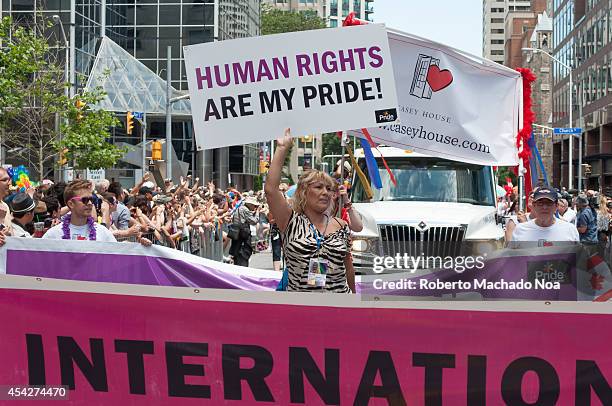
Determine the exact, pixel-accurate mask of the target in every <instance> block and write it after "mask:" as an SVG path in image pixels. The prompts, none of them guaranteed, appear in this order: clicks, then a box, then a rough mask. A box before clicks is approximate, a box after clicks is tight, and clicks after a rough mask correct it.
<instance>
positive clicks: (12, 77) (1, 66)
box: [0, 17, 49, 125]
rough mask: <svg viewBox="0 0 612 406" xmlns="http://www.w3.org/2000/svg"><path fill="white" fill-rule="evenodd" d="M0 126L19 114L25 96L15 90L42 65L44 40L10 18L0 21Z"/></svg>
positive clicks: (45, 49)
mask: <svg viewBox="0 0 612 406" xmlns="http://www.w3.org/2000/svg"><path fill="white" fill-rule="evenodd" d="M0 42H1V43H2V48H0V125H5V124H6V122H7V121H8V120H9V119H10V118H12V117H14V116H15V115H16V114H18V113H19V110H20V108H21V106H22V104H23V100H24V97H25V95H24V94H23V93H21V92H18V91H15V90H16V89H18V88H19V87H20V85H21V84H22V83H24V82H27V81H29V80H30V79H31V76H32V74H34V73H35V72H37V71H39V70H41V69H42V68H43V67H44V60H43V59H42V58H41V56H42V55H44V54H45V53H46V52H47V51H48V48H49V47H48V45H47V42H46V41H44V40H41V38H40V37H39V36H37V35H36V33H35V32H33V30H32V29H30V28H27V27H20V26H15V25H13V23H12V20H11V18H10V17H3V18H2V19H1V20H0Z"/></svg>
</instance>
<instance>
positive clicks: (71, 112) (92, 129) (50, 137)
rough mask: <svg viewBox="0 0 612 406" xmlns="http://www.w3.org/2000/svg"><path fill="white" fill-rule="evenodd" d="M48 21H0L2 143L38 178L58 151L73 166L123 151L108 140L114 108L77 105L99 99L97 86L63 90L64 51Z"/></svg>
mask: <svg viewBox="0 0 612 406" xmlns="http://www.w3.org/2000/svg"><path fill="white" fill-rule="evenodd" d="M51 25H52V24H51V23H50V22H48V21H47V20H46V19H45V18H44V17H42V16H41V15H37V16H36V21H35V22H34V23H33V24H32V25H31V26H23V25H18V24H15V23H13V22H12V21H11V20H10V18H8V17H5V18H3V19H2V23H1V26H0V27H1V29H0V42H2V44H3V45H4V48H3V49H2V52H0V55H2V56H1V57H0V58H1V59H0V62H2V65H0V66H2V69H0V84H2V86H0V87H1V88H2V89H0V125H2V128H3V129H4V128H6V131H5V132H4V134H3V144H4V145H6V146H7V148H9V149H10V150H11V155H10V156H11V158H14V159H19V160H22V161H23V162H24V163H25V165H26V166H28V167H30V168H32V169H33V171H32V172H33V174H35V175H34V176H33V177H38V178H39V179H42V178H44V177H46V176H48V174H49V172H50V171H51V170H52V167H53V165H51V163H52V162H53V160H54V159H55V158H56V157H57V156H58V154H59V151H66V150H67V151H66V152H65V154H64V155H65V157H66V158H67V159H68V160H69V161H68V162H70V163H74V164H75V167H76V168H77V169H85V168H90V169H98V168H105V167H108V166H112V165H114V164H115V163H116V162H117V160H118V159H119V158H121V156H122V154H123V153H124V151H123V150H121V149H119V148H117V147H116V146H114V145H112V144H110V143H108V142H106V140H107V138H108V137H109V136H110V132H109V128H110V127H111V126H114V125H116V124H117V123H118V120H117V119H116V118H115V117H114V115H113V114H112V113H109V112H106V111H103V110H94V109H91V108H89V107H84V106H83V105H80V104H79V106H80V108H79V107H77V104H78V103H85V106H93V105H94V104H95V103H97V102H98V101H100V100H101V99H102V98H103V97H104V93H103V92H102V91H101V89H93V90H82V91H80V92H79V94H77V95H75V96H73V97H68V96H67V95H66V86H68V85H67V84H66V83H65V79H66V78H65V77H64V66H63V65H64V64H63V61H62V60H61V58H60V56H61V54H62V53H63V52H60V49H59V48H58V47H57V46H55V44H54V41H53V40H52V36H51V35H50V32H49V28H50V27H51ZM52 44H53V46H52ZM21 70H23V72H22V71H21ZM62 134H63V135H64V139H62V140H61V142H60V135H62Z"/></svg>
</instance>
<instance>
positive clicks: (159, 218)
mask: <svg viewBox="0 0 612 406" xmlns="http://www.w3.org/2000/svg"><path fill="white" fill-rule="evenodd" d="M0 202H1V204H0V218H1V217H3V218H1V219H0V222H2V223H3V226H4V230H3V234H4V235H10V236H21V237H33V238H64V239H66V238H67V237H68V238H70V239H80V240H88V239H96V240H103V241H115V240H116V241H132V242H140V243H142V244H143V245H151V244H157V245H163V246H166V247H170V248H174V249H178V250H182V251H185V252H188V253H193V254H198V251H199V250H200V249H201V241H203V238H204V237H203V236H204V235H206V236H207V237H206V238H212V239H213V240H214V241H217V242H221V243H222V247H223V252H224V253H225V255H224V259H225V261H227V262H234V261H236V262H237V263H239V264H240V265H248V257H250V254H251V253H252V252H253V251H252V250H253V249H265V248H266V247H267V243H266V242H265V241H267V235H268V232H269V222H268V221H267V216H268V214H269V212H268V210H267V206H266V204H265V198H264V196H263V192H258V193H255V192H252V191H246V192H244V191H238V190H236V189H235V188H233V187H229V188H227V189H224V190H222V189H219V188H217V187H216V186H215V185H214V183H212V182H210V183H208V184H207V185H200V184H199V179H198V178H195V179H192V178H191V176H188V177H186V178H184V179H183V178H181V180H180V182H179V184H173V183H172V182H171V181H170V180H169V179H167V180H165V181H164V185H163V186H162V187H159V186H157V185H156V184H155V183H154V181H153V176H152V175H151V174H149V173H147V174H145V175H144V177H143V178H142V180H141V181H140V182H138V183H137V184H136V185H134V187H133V188H131V189H126V188H124V187H123V186H122V184H121V183H119V182H116V181H114V182H113V181H109V180H106V179H104V180H100V181H96V182H90V181H86V180H75V181H72V182H70V183H68V184H66V183H64V182H58V183H54V182H52V181H50V180H44V181H43V182H41V184H40V185H39V186H38V187H36V188H33V189H30V190H27V191H17V190H12V188H11V182H10V179H9V177H8V174H7V173H6V171H5V170H3V169H0ZM81 217H82V218H81ZM88 219H89V220H88ZM75 222H76V223H79V222H82V223H83V224H75ZM245 222H246V223H250V224H251V225H252V226H253V227H252V228H251V227H249V229H248V231H247V232H248V236H246V235H245V238H244V240H243V241H242V242H244V244H240V246H238V244H235V243H234V244H232V240H231V239H230V238H229V236H228V232H229V229H230V228H231V227H230V224H232V223H242V224H244V223H245ZM64 223H65V224H64ZM91 223H93V225H92V224H91ZM79 227H80V228H79ZM101 228H103V229H104V230H102V231H101ZM91 230H95V231H96V232H94V233H92V232H91ZM107 236H111V237H107ZM2 240H4V238H3V237H2ZM232 245H234V246H232ZM230 248H231V249H230ZM247 254H248V255H247ZM245 257H246V262H245Z"/></svg>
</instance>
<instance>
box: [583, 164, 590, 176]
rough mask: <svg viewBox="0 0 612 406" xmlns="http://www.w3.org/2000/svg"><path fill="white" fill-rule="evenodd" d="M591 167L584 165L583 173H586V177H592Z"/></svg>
mask: <svg viewBox="0 0 612 406" xmlns="http://www.w3.org/2000/svg"><path fill="white" fill-rule="evenodd" d="M591 170H592V168H591V165H589V164H582V171H583V172H584V174H585V175H587V176H588V175H590V174H591Z"/></svg>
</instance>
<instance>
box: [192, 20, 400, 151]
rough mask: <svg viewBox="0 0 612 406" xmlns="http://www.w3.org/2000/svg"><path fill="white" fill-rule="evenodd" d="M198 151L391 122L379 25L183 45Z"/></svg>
mask: <svg viewBox="0 0 612 406" xmlns="http://www.w3.org/2000/svg"><path fill="white" fill-rule="evenodd" d="M184 54H185V66H186V69H187V79H188V82H189V94H190V95H191V111H192V117H193V123H194V126H195V134H196V144H197V146H198V149H209V148H217V147H223V146H228V145H238V144H246V143H250V142H258V141H268V140H272V139H276V138H278V137H280V136H282V134H283V131H284V129H285V128H291V132H292V135H294V136H301V135H308V134H313V133H322V132H331V131H339V130H344V129H347V128H363V127H374V126H379V125H381V124H389V123H396V122H398V120H397V96H396V93H395V84H394V82H393V68H392V65H391V57H390V53H389V44H388V39H387V33H386V30H385V27H384V25H382V24H370V25H363V26H355V27H343V28H337V29H321V30H313V31H302V32H293V33H286V34H278V35H269V36H264V37H252V38H242V39H236V40H229V41H221V42H211V43H205V44H197V45H190V46H186V47H184Z"/></svg>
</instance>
